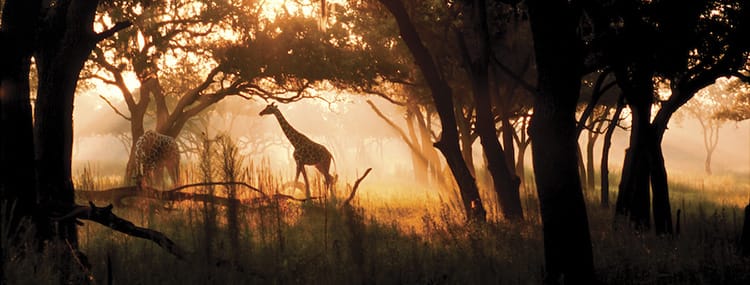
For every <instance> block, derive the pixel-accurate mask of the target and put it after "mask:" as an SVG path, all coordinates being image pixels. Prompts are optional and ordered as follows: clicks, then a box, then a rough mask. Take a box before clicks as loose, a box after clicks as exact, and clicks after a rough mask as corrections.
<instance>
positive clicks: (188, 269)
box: [4, 139, 750, 284]
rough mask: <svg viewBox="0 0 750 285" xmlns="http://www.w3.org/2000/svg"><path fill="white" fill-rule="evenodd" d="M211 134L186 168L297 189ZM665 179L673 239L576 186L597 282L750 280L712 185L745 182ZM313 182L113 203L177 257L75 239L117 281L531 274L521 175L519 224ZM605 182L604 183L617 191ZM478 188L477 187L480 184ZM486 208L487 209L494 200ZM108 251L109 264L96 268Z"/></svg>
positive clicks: (26, 280) (539, 258)
mask: <svg viewBox="0 0 750 285" xmlns="http://www.w3.org/2000/svg"><path fill="white" fill-rule="evenodd" d="M209 143H210V144H213V145H212V146H211V147H207V149H211V151H209V152H206V153H205V157H202V158H201V160H200V162H199V163H198V165H193V166H191V167H188V169H186V170H185V172H186V175H184V176H183V177H191V179H193V180H194V181H207V180H209V179H210V180H214V181H216V180H241V181H244V182H246V183H249V184H251V185H254V186H255V187H257V188H259V189H261V190H262V191H264V192H265V193H266V194H268V195H272V194H274V193H277V192H279V193H284V194H290V195H296V196H297V197H299V196H300V195H301V193H302V192H300V191H299V190H298V187H296V186H294V185H292V186H291V187H289V184H288V183H285V182H286V181H289V180H290V179H289V178H285V177H283V176H282V175H279V174H277V173H275V172H274V171H276V170H272V169H270V167H269V165H270V164H269V163H268V161H267V160H266V161H260V162H253V161H248V162H247V163H243V161H242V158H241V157H239V155H238V154H237V152H236V148H235V147H234V145H233V143H232V142H231V141H229V140H224V139H221V140H217V141H213V142H209ZM375 171H377V170H375ZM86 173H88V174H86ZM95 173H96V172H95V171H92V170H89V171H88V172H84V174H81V177H80V178H79V179H77V180H76V183H77V185H78V187H84V186H82V185H94V186H85V187H86V188H87V187H92V188H99V189H101V187H102V186H101V185H107V182H106V181H103V182H100V178H99V177H96V176H95ZM310 173H312V171H311V172H310ZM83 176H88V177H83ZM671 178H672V181H673V183H672V185H671V189H672V193H673V195H672V205H673V209H675V210H677V209H680V210H681V212H682V216H681V233H680V235H679V236H676V237H656V236H654V235H653V234H652V233H643V232H636V231H633V230H631V229H629V228H627V227H614V226H613V222H612V215H613V209H603V208H601V207H600V206H599V202H598V198H599V197H598V194H597V193H596V192H595V191H594V192H588V193H587V194H586V197H587V204H588V205H589V206H588V214H589V221H590V224H591V236H592V243H593V249H594V256H595V264H596V272H597V278H598V279H599V280H601V281H602V282H603V283H604V284H750V261H748V260H747V259H743V258H741V257H738V255H737V254H736V246H735V245H736V243H737V239H738V235H739V233H740V227H741V225H742V212H741V211H740V208H739V207H738V204H737V203H736V202H733V201H735V200H733V199H739V198H731V199H724V198H722V197H720V196H722V195H726V196H731V197H734V196H736V197H741V196H742V195H746V194H742V193H739V194H738V193H735V192H732V191H728V190H727V191H726V192H722V191H724V190H721V189H715V188H726V189H730V188H731V189H737V188H739V189H744V188H741V187H745V186H743V185H745V184H743V183H745V182H743V181H741V180H731V179H725V180H721V179H717V180H711V179H708V180H704V181H703V183H700V184H699V183H696V182H695V180H691V179H689V178H687V177H671ZM616 179H617V178H616V177H615V178H614V179H613V180H616ZM311 181H314V182H312V183H311V184H312V186H313V191H314V194H313V195H318V194H320V196H321V197H323V199H319V200H316V201H314V202H312V203H299V202H296V201H290V200H271V201H270V202H269V201H265V202H257V201H260V200H257V199H254V198H258V197H259V196H258V195H257V194H254V193H251V192H246V191H244V190H243V189H242V188H223V189H222V190H224V191H217V190H219V189H213V190H211V189H208V188H206V189H198V190H196V191H213V193H214V194H215V195H217V196H222V197H236V198H237V199H239V200H242V201H247V202H246V203H243V204H241V205H236V207H221V206H216V205H211V204H210V203H208V204H204V203H193V202H190V203H179V204H176V205H172V206H171V207H165V205H164V204H163V203H158V202H157V203H150V204H148V205H150V206H145V207H127V208H125V207H117V208H115V210H114V211H115V213H116V214H118V215H120V216H123V217H126V218H128V219H130V220H132V221H134V222H136V223H137V224H139V225H143V226H148V227H150V228H153V229H156V230H159V231H162V232H164V233H165V234H167V235H168V236H169V237H170V238H172V239H173V240H174V241H175V242H176V243H177V244H179V245H181V246H183V247H184V248H186V249H187V250H188V251H189V252H190V254H189V257H188V258H187V259H186V260H178V259H176V258H175V257H174V256H172V255H169V254H168V253H166V252H165V251H163V250H162V249H161V248H160V247H158V246H156V245H155V244H153V243H151V242H148V241H144V240H141V239H136V238H132V237H128V236H125V235H122V234H119V233H114V232H112V231H111V230H109V229H107V228H104V227H102V226H100V225H97V224H91V223H87V224H86V225H85V226H83V227H81V228H80V229H81V230H80V235H81V249H82V251H83V252H85V253H86V254H87V255H88V257H89V260H90V261H91V263H92V275H93V276H94V277H95V278H96V280H97V282H98V283H103V282H104V280H106V279H107V278H108V277H110V276H111V278H112V279H113V280H114V283H116V284H540V283H541V281H542V278H543V275H544V262H543V243H542V240H541V237H542V234H541V222H540V219H539V213H538V200H537V199H536V197H535V195H534V192H535V191H534V188H533V187H534V186H533V183H532V181H531V180H527V185H528V187H527V189H525V190H524V191H523V196H522V199H523V203H524V208H525V214H526V217H527V219H526V221H525V222H522V223H518V224H509V223H506V222H505V221H503V220H502V218H501V217H499V216H497V215H496V214H493V215H492V219H491V222H489V223H487V224H484V225H476V224H467V223H465V222H464V220H463V215H462V213H461V209H462V208H461V207H460V206H457V204H456V203H455V202H453V198H451V194H450V192H444V193H441V194H440V195H438V194H436V193H434V192H435V190H432V189H422V190H415V189H412V188H414V187H415V186H413V185H410V186H403V185H392V184H389V183H388V182H387V181H367V180H365V181H364V182H363V189H361V190H360V191H359V193H358V195H357V197H358V199H356V200H355V203H354V207H353V208H343V209H342V208H340V207H339V206H340V205H338V204H337V201H340V199H335V198H334V197H329V196H327V195H328V194H327V193H325V192H324V191H323V188H324V187H323V183H322V181H321V179H319V178H316V179H312V180H311ZM715 181H719V182H715ZM346 182H347V181H339V185H336V189H338V190H339V191H338V192H334V193H335V194H333V195H342V196H343V195H345V194H348V193H342V192H346V191H344V190H346V189H348V188H347V187H345V184H346ZM96 185H100V186H96ZM285 185H286V186H285ZM614 186H615V185H614V182H613V187H612V189H615V190H616V187H614ZM379 190H384V193H378V191H379ZM386 190H387V191H386ZM483 191H486V190H483ZM486 192H487V193H486V194H485V196H487V195H490V193H491V192H490V191H486ZM398 193H401V194H400V195H399V194H398ZM407 193H408V194H407ZM745 193H747V192H745ZM732 195H734V196H732ZM611 197H616V196H615V193H613V194H612V196H611ZM252 201H256V202H252ZM745 201H747V200H746V199H745ZM103 202H106V201H103ZM487 203H488V205H489V206H491V204H493V203H495V202H493V201H491V200H489V201H487ZM488 208H490V209H495V210H493V211H496V207H494V208H493V207H488ZM4 248H5V247H4ZM108 260H109V261H111V264H109V265H110V266H111V268H112V272H108V270H107V268H108V266H107V265H108V264H107V262H108ZM5 261H6V262H5V263H4V267H5V270H4V272H6V273H8V274H7V275H8V276H6V280H8V281H9V282H8V283H11V284H55V283H56V281H57V280H58V279H56V278H55V276H56V275H55V274H56V273H55V272H54V270H52V269H51V268H53V267H51V265H50V262H49V261H47V260H45V259H44V254H40V255H39V256H36V255H28V256H23V257H18V256H15V257H14V256H12V254H11V256H6V258H5Z"/></svg>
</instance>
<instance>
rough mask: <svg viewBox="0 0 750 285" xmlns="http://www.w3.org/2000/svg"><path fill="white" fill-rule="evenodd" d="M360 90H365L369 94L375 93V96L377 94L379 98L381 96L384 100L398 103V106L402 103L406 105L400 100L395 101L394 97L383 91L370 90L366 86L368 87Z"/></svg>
mask: <svg viewBox="0 0 750 285" xmlns="http://www.w3.org/2000/svg"><path fill="white" fill-rule="evenodd" d="M362 92H365V93H367V94H371V95H375V96H378V97H380V98H383V99H385V100H386V101H388V102H391V104H394V105H398V106H404V105H406V103H404V102H401V101H396V100H395V99H393V98H391V97H389V96H388V95H386V94H385V93H383V92H380V91H377V90H372V89H370V88H368V89H363V90H362Z"/></svg>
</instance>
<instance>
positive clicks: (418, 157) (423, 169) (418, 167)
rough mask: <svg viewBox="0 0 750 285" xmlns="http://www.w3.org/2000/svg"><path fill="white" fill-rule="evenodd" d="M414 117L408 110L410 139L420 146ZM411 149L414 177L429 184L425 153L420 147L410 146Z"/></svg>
mask: <svg viewBox="0 0 750 285" xmlns="http://www.w3.org/2000/svg"><path fill="white" fill-rule="evenodd" d="M414 117H415V115H414V114H413V113H412V112H407V114H406V127H407V130H408V134H409V139H410V140H411V142H412V144H414V145H416V146H418V145H420V144H419V138H418V137H417V132H416V131H415V129H414ZM410 149H411V163H412V167H413V168H414V179H415V180H416V181H417V183H420V184H427V182H428V180H427V163H426V162H427V160H426V159H425V158H424V157H425V154H423V153H421V152H420V151H421V150H420V149H415V148H410Z"/></svg>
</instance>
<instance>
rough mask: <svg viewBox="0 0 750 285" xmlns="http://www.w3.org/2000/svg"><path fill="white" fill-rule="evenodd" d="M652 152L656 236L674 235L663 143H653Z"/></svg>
mask: <svg viewBox="0 0 750 285" xmlns="http://www.w3.org/2000/svg"><path fill="white" fill-rule="evenodd" d="M652 143H653V145H652V146H651V152H650V164H651V165H650V169H651V173H650V175H651V188H652V191H653V193H652V195H651V199H652V202H653V205H654V206H653V211H654V230H655V231H656V234H672V207H671V206H670V204H669V191H668V189H669V188H668V187H669V186H668V185H667V169H666V168H665V167H664V155H663V153H662V150H661V143H660V142H658V141H653V142H652Z"/></svg>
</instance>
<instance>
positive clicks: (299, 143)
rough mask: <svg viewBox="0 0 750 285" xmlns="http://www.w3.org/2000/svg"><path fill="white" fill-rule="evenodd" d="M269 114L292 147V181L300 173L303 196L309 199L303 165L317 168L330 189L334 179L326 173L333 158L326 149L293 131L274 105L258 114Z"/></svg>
mask: <svg viewBox="0 0 750 285" xmlns="http://www.w3.org/2000/svg"><path fill="white" fill-rule="evenodd" d="M270 114H273V115H274V116H275V117H276V120H278V122H279V126H281V129H282V130H283V131H284V134H285V135H286V137H287V138H288V139H289V142H290V143H291V144H292V146H293V147H294V153H293V156H294V162H295V163H296V164H297V174H296V175H295V178H294V181H295V182H296V181H298V180H299V175H300V173H301V174H302V176H303V178H304V179H305V195H306V196H307V198H310V185H309V182H308V180H307V172H306V171H305V165H314V166H315V168H317V169H318V171H320V173H321V174H323V176H324V177H325V181H326V187H331V185H332V184H333V183H334V179H335V178H334V176H332V175H331V174H330V173H328V171H329V169H330V168H331V161H332V160H333V156H332V155H331V153H330V152H329V151H328V149H326V147H324V146H323V145H321V144H319V143H316V142H314V141H312V140H311V139H310V138H308V137H307V136H305V135H304V134H302V133H300V132H298V131H297V130H295V129H294V128H293V127H292V126H291V125H290V124H289V122H287V120H286V119H285V118H284V115H282V114H281V111H279V108H278V107H276V105H274V104H271V105H268V106H267V107H266V108H265V109H263V111H261V112H260V115H261V116H263V115H270Z"/></svg>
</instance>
